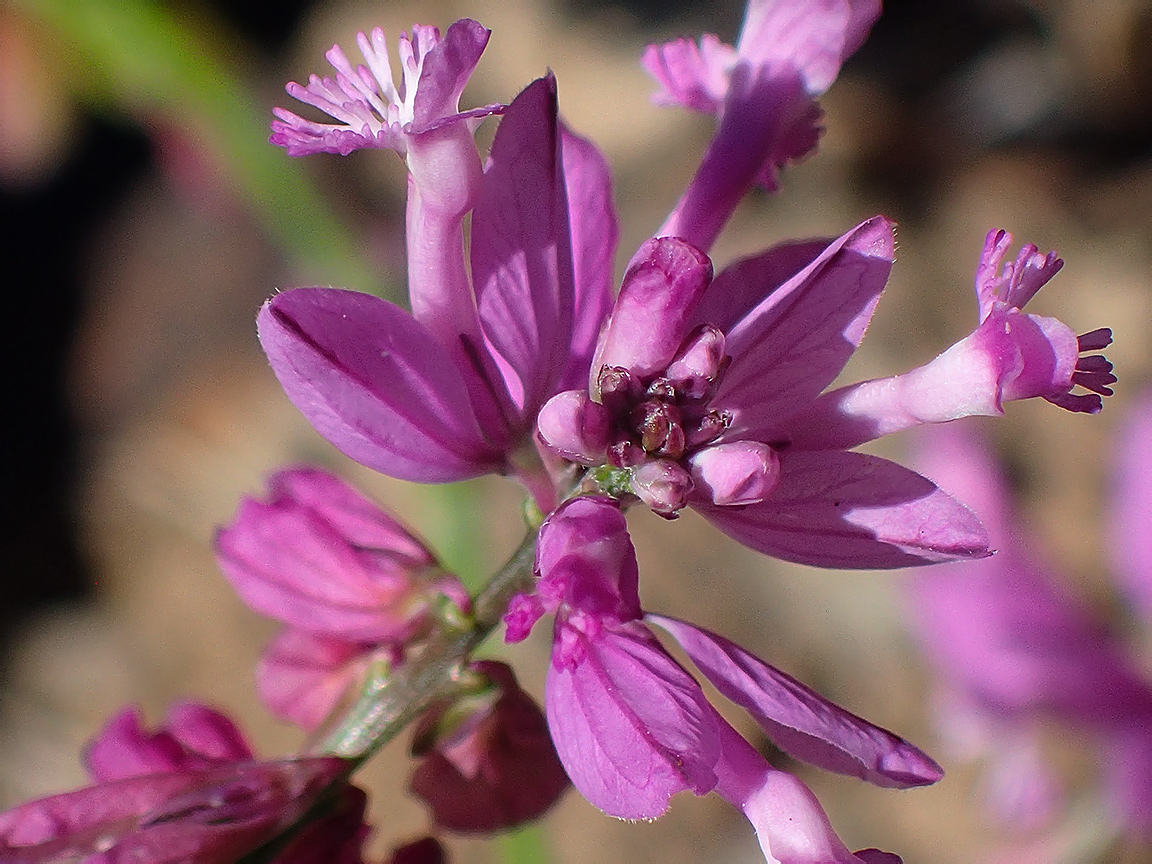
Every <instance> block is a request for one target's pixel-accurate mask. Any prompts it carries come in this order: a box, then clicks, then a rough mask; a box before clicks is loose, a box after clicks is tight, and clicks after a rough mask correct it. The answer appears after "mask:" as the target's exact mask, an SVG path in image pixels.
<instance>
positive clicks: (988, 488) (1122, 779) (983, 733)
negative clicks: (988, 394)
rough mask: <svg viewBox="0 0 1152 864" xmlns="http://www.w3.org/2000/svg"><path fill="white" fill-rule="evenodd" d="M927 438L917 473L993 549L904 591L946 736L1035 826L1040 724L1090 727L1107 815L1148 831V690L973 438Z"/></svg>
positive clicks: (940, 433)
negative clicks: (1031, 535)
mask: <svg viewBox="0 0 1152 864" xmlns="http://www.w3.org/2000/svg"><path fill="white" fill-rule="evenodd" d="M928 442H929V446H927V447H925V448H924V457H923V459H922V460H921V461H922V463H923V467H924V469H925V470H926V472H927V473H929V474H931V475H932V476H933V477H934V478H936V479H937V480H939V482H940V483H941V485H943V486H945V487H946V488H949V489H952V490H954V491H955V492H956V494H957V495H958V497H960V498H961V499H962V500H964V501H966V502H968V503H970V504H971V505H972V506H973V508H974V509H975V510H976V512H977V513H979V514H980V515H981V517H983V518H984V520H985V523H986V524H987V525H988V526H989V529H990V530H991V532H992V534H993V539H994V541H995V543H996V545H997V547H998V551H997V554H996V555H995V556H994V557H992V558H988V559H985V560H984V561H980V562H975V563H971V564H967V565H964V566H955V567H951V568H947V569H945V570H935V569H933V570H930V571H924V572H923V573H921V574H918V575H917V577H916V579H915V580H914V581H913V582H912V583H911V584H910V586H909V598H910V611H911V618H912V622H913V625H914V627H915V630H916V632H917V635H918V636H919V639H920V641H921V644H922V645H923V647H924V649H925V652H926V653H927V655H928V657H929V658H930V659H931V660H932V661H933V663H934V665H935V666H936V667H937V668H938V669H939V670H940V671H941V673H942V675H943V677H944V686H945V693H946V699H944V700H943V701H942V702H941V704H942V706H943V707H944V708H945V711H946V713H945V720H946V722H947V724H948V728H951V729H952V730H953V733H959V735H955V734H954V737H959V738H960V740H962V741H964V742H966V749H967V750H968V751H969V752H980V751H990V752H991V753H992V754H993V758H992V759H991V760H990V762H991V766H992V769H991V770H992V772H993V776H992V779H991V782H990V783H989V787H990V789H991V791H992V794H991V797H992V799H993V803H994V804H995V805H997V806H998V807H999V808H1000V811H1001V812H1002V813H1006V814H1009V815H1010V817H1011V819H1012V821H1013V822H1014V823H1017V824H1019V823H1023V824H1028V823H1029V822H1031V823H1033V824H1035V823H1040V822H1043V821H1044V819H1045V818H1047V817H1048V816H1049V815H1050V814H1051V811H1052V810H1053V809H1054V807H1055V805H1056V797H1057V796H1058V791H1057V790H1056V789H1055V787H1054V783H1053V781H1052V779H1051V778H1050V768H1049V766H1048V765H1047V763H1046V761H1045V760H1044V759H1043V757H1042V756H1041V755H1040V754H1039V753H1038V751H1037V747H1038V745H1037V739H1038V733H1039V726H1040V723H1041V722H1042V721H1045V720H1047V721H1056V722H1058V723H1061V724H1064V725H1067V726H1072V727H1076V728H1079V729H1082V730H1088V731H1090V732H1092V733H1093V734H1094V735H1095V736H1096V737H1097V739H1098V740H1099V741H1100V742H1101V746H1102V749H1103V752H1104V753H1105V754H1106V756H1105V759H1104V761H1105V762H1106V763H1107V767H1106V773H1107V778H1106V785H1107V786H1108V789H1109V794H1110V796H1111V798H1112V802H1111V804H1112V811H1111V812H1115V813H1119V814H1122V815H1123V818H1124V819H1126V820H1127V821H1128V824H1129V825H1130V826H1135V827H1139V828H1141V829H1144V828H1147V827H1149V826H1150V825H1152V786H1150V784H1149V781H1148V777H1149V774H1148V773H1147V771H1146V770H1145V767H1146V766H1147V765H1148V764H1149V758H1150V757H1152V732H1150V731H1149V730H1152V685H1150V684H1149V682H1148V681H1146V680H1144V679H1143V678H1142V677H1141V675H1140V673H1139V671H1138V669H1137V667H1136V665H1135V663H1134V662H1133V659H1132V658H1131V657H1130V656H1129V654H1128V652H1127V650H1126V649H1125V647H1124V646H1123V645H1122V644H1121V643H1120V642H1118V641H1117V640H1116V639H1115V638H1114V637H1113V636H1111V635H1110V634H1109V633H1108V632H1107V631H1106V630H1105V629H1104V628H1103V627H1102V626H1101V625H1100V623H1099V622H1097V621H1096V620H1095V619H1094V617H1093V616H1092V614H1091V613H1090V612H1089V611H1088V610H1087V609H1086V608H1085V607H1084V606H1083V604H1082V603H1081V602H1079V601H1078V600H1077V599H1076V598H1074V597H1073V596H1071V595H1070V594H1069V593H1068V592H1067V591H1066V590H1065V589H1064V588H1063V587H1062V586H1060V585H1059V584H1058V582H1057V580H1056V579H1055V578H1054V577H1053V576H1052V575H1051V572H1050V571H1049V570H1048V568H1047V567H1046V566H1045V565H1044V564H1043V563H1042V562H1041V561H1040V560H1039V558H1038V555H1037V554H1036V553H1035V552H1034V551H1032V550H1033V549H1034V548H1035V547H1034V545H1033V544H1030V543H1028V542H1027V540H1026V538H1025V537H1024V536H1023V535H1022V532H1021V531H1020V529H1018V527H1017V526H1016V523H1015V522H1014V521H1013V516H1012V513H1011V504H1010V500H1009V497H1008V494H1007V492H1006V490H1005V488H1004V484H1003V481H1002V479H1001V478H1000V476H999V474H998V472H997V470H996V468H995V466H994V465H993V463H992V461H991V458H990V456H989V454H988V452H987V450H986V449H985V448H984V447H983V446H982V445H981V443H980V441H979V439H978V438H976V437H975V436H973V435H971V434H967V433H965V431H964V430H962V429H960V428H956V427H948V428H946V429H940V430H934V434H933V436H932V437H931V438H929V439H928ZM1127 503H1129V504H1135V505H1136V506H1137V507H1143V506H1146V502H1133V501H1129V502H1127Z"/></svg>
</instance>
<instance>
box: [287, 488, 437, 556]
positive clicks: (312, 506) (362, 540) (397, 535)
mask: <svg viewBox="0 0 1152 864" xmlns="http://www.w3.org/2000/svg"><path fill="white" fill-rule="evenodd" d="M268 489H269V491H270V492H271V494H272V499H273V501H275V502H278V503H279V502H291V503H293V504H295V505H297V506H299V507H302V508H306V509H307V510H309V511H311V512H312V513H314V514H315V515H316V516H317V517H318V518H319V519H321V520H322V521H323V522H325V523H327V524H328V525H330V526H332V528H333V529H335V530H336V531H337V532H338V533H339V534H340V536H342V537H344V538H345V539H346V540H347V541H348V542H349V543H351V544H352V545H353V546H357V547H360V548H361V549H362V550H364V551H371V552H380V553H382V554H383V555H386V556H387V558H388V560H389V561H394V562H396V564H397V566H399V565H406V566H409V567H418V566H420V565H425V566H429V565H432V564H435V563H436V559H435V557H434V556H433V555H432V553H431V552H429V551H428V548H427V547H426V546H425V545H424V544H423V543H421V542H420V541H419V540H418V539H416V537H414V536H413V535H412V532H411V531H409V530H408V529H407V528H405V527H404V526H403V525H402V524H400V523H399V522H398V521H396V520H395V519H393V518H392V517H391V516H390V515H389V514H388V513H387V512H385V511H384V509H383V508H382V507H380V505H378V504H376V503H375V502H373V501H371V500H370V499H369V498H367V497H365V496H364V495H362V494H361V493H360V492H358V491H357V490H356V489H354V488H353V487H352V486H350V485H348V484H347V483H345V482H344V481H343V480H341V479H340V478H339V477H337V476H335V475H334V474H330V473H329V472H327V471H324V470H322V469H320V468H289V469H285V470H283V471H277V472H276V473H275V474H273V475H272V477H270V478H269V479H268Z"/></svg>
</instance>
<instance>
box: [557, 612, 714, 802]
mask: <svg viewBox="0 0 1152 864" xmlns="http://www.w3.org/2000/svg"><path fill="white" fill-rule="evenodd" d="M567 626H568V625H566V624H563V623H561V624H558V626H557V637H558V638H559V636H560V633H561V629H563V628H566V627H567ZM568 629H569V630H570V631H572V628H568ZM568 638H571V639H575V640H578V641H581V642H583V643H584V644H583V646H582V648H583V651H582V652H580V653H582V654H583V659H581V660H579V661H577V662H575V663H570V664H557V663H556V662H555V657H556V654H555V652H554V654H553V663H552V665H551V666H550V667H549V669H548V681H547V685H546V690H545V707H546V711H547V716H548V726H549V728H550V729H551V731H552V740H553V742H554V743H555V744H556V752H557V754H558V755H559V756H560V761H561V762H562V763H563V765H564V769H565V770H566V771H567V772H568V776H569V777H570V778H571V779H572V784H573V785H574V786H575V787H576V788H577V789H578V790H579V792H580V794H581V795H583V796H584V797H585V798H586V799H588V801H589V802H591V803H592V804H593V805H595V806H596V807H599V808H600V809H601V810H603V811H604V812H605V813H607V814H608V815H610V816H616V817H618V818H621V819H654V818H656V817H657V816H660V815H662V814H663V813H664V811H665V810H667V809H668V799H669V798H671V797H672V795H674V794H675V793H677V792H680V791H682V790H684V789H691V790H692V791H693V792H695V793H696V794H697V795H703V794H705V793H706V792H708V791H709V790H710V789H711V788H712V787H713V786H714V785H715V783H716V775H715V773H714V767H713V766H714V765H715V762H716V760H717V759H718V758H719V756H720V744H719V739H718V737H717V726H718V724H720V723H723V721H722V720H721V719H720V717H719V715H718V714H716V710H715V709H714V708H713V707H712V706H711V705H709V704H708V702H707V700H706V699H705V698H704V694H703V693H702V692H701V690H700V686H699V685H698V684H697V683H696V682H695V681H694V680H693V679H692V676H690V675H689V674H688V673H687V672H685V671H684V670H683V669H682V668H681V667H680V666H679V665H678V664H677V663H676V662H675V661H674V660H673V659H672V658H671V657H669V656H668V655H667V654H666V653H665V652H664V649H663V648H661V647H660V644H659V643H658V642H657V641H656V639H655V638H654V637H653V636H652V635H651V634H650V633H649V632H648V631H647V630H646V629H644V628H643V627H642V626H641V625H635V627H634V629H633V628H629V629H623V628H621V629H605V630H603V631H602V632H601V633H600V634H599V635H598V636H596V637H594V638H588V637H585V636H584V635H583V634H581V633H578V632H574V631H573V632H570V634H569V637H568Z"/></svg>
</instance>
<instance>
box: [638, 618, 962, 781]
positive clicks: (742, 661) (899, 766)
mask: <svg viewBox="0 0 1152 864" xmlns="http://www.w3.org/2000/svg"><path fill="white" fill-rule="evenodd" d="M646 619H647V620H648V621H651V622H652V623H654V624H656V625H657V626H659V627H661V628H662V629H664V630H666V631H668V633H670V634H671V635H672V638H674V639H675V640H676V641H677V642H678V643H680V647H681V648H683V649H684V651H685V652H686V653H687V654H688V656H689V657H690V658H691V659H692V662H693V663H695V664H696V666H697V667H699V669H700V671H701V672H703V673H704V676H705V677H706V678H707V679H708V680H709V681H711V682H712V684H713V685H715V687H716V689H717V690H719V691H720V693H721V694H722V695H723V696H725V697H727V698H728V699H731V700H732V701H733V702H735V703H736V704H737V705H739V706H740V707H741V708H743V709H744V710H746V711H747V712H748V713H749V714H751V715H752V717H753V718H754V719H755V720H756V722H757V723H758V724H760V726H761V728H763V729H764V731H765V732H766V733H767V734H768V737H769V738H771V739H772V743H774V744H775V745H776V746H777V747H779V748H780V749H782V750H783V751H784V752H786V753H788V754H789V755H790V756H792V757H794V758H796V759H800V760H802V761H804V762H809V763H811V764H813V765H818V766H819V767H821V768H824V769H826V770H828V771H835V772H837V773H838V774H848V775H851V776H853V777H859V778H860V779H861V780H867V781H868V782H869V783H875V784H876V785H877V786H891V787H895V788H898V789H904V788H908V787H911V786H925V785H928V784H930V783H935V782H936V781H937V780H939V779H940V778H941V777H942V776H943V774H944V772H943V771H941V770H940V766H939V765H937V764H936V763H935V762H933V761H932V760H931V759H930V758H928V756H926V755H925V754H924V753H922V752H921V751H920V750H918V749H916V748H915V747H914V746H912V745H911V744H909V743H908V742H907V741H905V740H904V739H902V738H898V737H897V736H895V735H893V734H892V733H891V732H889V731H888V730H886V729H881V728H880V727H879V726H875V725H873V724H872V723H869V722H868V721H867V720H864V719H862V718H860V717H857V716H856V715H855V714H851V713H849V712H848V711H845V710H844V709H843V708H841V707H839V706H838V705H835V704H834V703H832V702H829V701H828V700H827V699H825V698H824V697H823V696H821V695H820V694H818V693H816V692H815V691H814V690H811V689H809V688H808V687H805V686H804V685H803V684H801V683H800V682H799V681H797V680H796V679H794V678H792V677H790V676H788V675H785V674H784V673H783V672H781V671H780V670H779V669H775V668H773V667H772V666H769V665H768V664H767V663H765V662H764V661H763V660H761V659H760V658H759V657H756V656H755V655H753V654H750V653H749V652H748V651H745V650H744V649H743V648H741V647H740V646H739V645H737V644H735V643H734V642H730V641H729V640H727V639H725V638H724V637H723V636H718V635H717V634H715V633H710V632H709V631H707V630H704V629H703V628H700V627H696V626H694V625H692V624H688V623H687V622H685V621H679V620H677V619H675V618H668V617H666V616H663V615H653V614H651V613H649V614H648V615H647V616H646Z"/></svg>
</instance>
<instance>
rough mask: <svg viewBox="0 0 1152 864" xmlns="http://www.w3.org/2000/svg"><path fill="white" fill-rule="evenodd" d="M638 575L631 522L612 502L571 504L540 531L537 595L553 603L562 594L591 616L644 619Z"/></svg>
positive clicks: (596, 499) (597, 499)
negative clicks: (627, 520) (626, 519)
mask: <svg viewBox="0 0 1152 864" xmlns="http://www.w3.org/2000/svg"><path fill="white" fill-rule="evenodd" d="M639 572H640V571H639V568H638V566H637V564H636V549H635V548H634V547H633V545H632V538H631V537H629V535H628V523H627V522H626V521H625V520H624V514H623V513H622V512H621V510H620V505H619V504H618V503H617V502H616V501H614V500H613V499H611V498H606V497H603V496H599V495H581V496H578V497H576V498H572V499H569V500H568V501H566V502H565V503H564V504H562V505H560V507H558V508H557V509H556V510H555V511H553V513H552V514H551V515H550V516H549V517H548V518H547V519H546V520H544V524H543V525H541V526H540V535H539V540H538V541H537V543H536V573H537V574H538V575H539V577H540V578H539V582H538V591H539V593H540V594H541V595H546V596H547V597H548V598H549V599H551V600H558V599H559V595H561V594H563V595H564V599H565V600H566V601H567V602H568V603H569V604H571V605H572V606H574V607H576V608H578V609H580V610H581V611H582V612H585V613H587V614H591V615H596V616H604V617H607V618H608V619H610V620H615V621H632V620H635V619H637V618H639V617H640V615H641V612H640V597H639V595H638V594H637V585H638V582H639ZM552 608H554V607H552ZM533 621H535V619H533Z"/></svg>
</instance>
